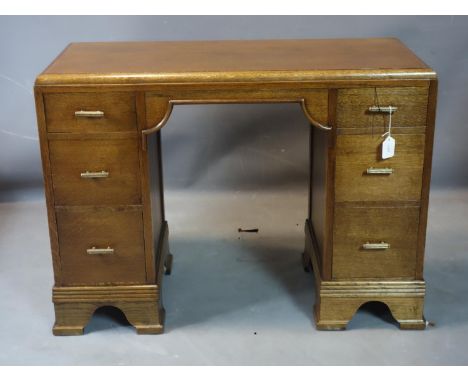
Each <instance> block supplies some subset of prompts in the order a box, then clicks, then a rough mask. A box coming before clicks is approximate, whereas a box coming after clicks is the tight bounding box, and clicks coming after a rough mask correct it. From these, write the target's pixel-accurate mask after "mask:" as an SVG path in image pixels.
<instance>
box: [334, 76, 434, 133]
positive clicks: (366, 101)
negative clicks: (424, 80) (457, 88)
mask: <svg viewBox="0 0 468 382" xmlns="http://www.w3.org/2000/svg"><path fill="white" fill-rule="evenodd" d="M427 85H428V84H427ZM427 97H428V86H425V87H385V88H358V89H340V90H339V91H338V110H337V124H336V126H337V127H338V128H340V129H356V128H367V129H368V130H369V132H372V130H373V129H377V130H379V129H382V128H385V127H387V126H388V113H373V112H369V110H368V109H369V107H370V106H396V107H397V108H398V110H397V111H396V112H394V113H393V115H392V126H394V127H424V126H426V114H427ZM379 131H380V130H379Z"/></svg>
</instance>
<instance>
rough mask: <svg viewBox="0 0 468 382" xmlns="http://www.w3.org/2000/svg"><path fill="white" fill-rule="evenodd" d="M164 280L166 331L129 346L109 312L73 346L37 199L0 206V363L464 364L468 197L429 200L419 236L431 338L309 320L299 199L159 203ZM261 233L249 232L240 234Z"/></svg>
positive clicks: (233, 196) (387, 323)
mask: <svg viewBox="0 0 468 382" xmlns="http://www.w3.org/2000/svg"><path fill="white" fill-rule="evenodd" d="M166 208H167V218H168V221H169V226H170V231H171V235H170V246H171V251H172V253H174V255H175V258H174V269H173V274H172V275H171V276H168V277H166V278H165V280H164V283H165V284H164V291H163V295H164V300H165V307H166V311H167V317H166V332H165V334H163V335H159V336H138V335H136V334H135V332H134V329H133V328H132V327H131V326H129V325H128V323H126V321H125V318H124V317H123V316H122V315H121V314H120V313H119V312H118V311H117V312H116V311H113V310H112V309H108V310H104V311H98V312H97V313H96V314H95V315H94V317H93V318H92V320H91V322H90V324H89V325H88V327H87V328H86V335H84V336H79V337H54V336H53V335H52V334H51V326H52V324H53V321H54V315H53V307H52V303H51V287H52V280H53V278H52V267H51V259H50V251H49V242H48V232H47V226H46V224H47V221H46V212H45V204H44V201H43V199H42V193H41V192H39V193H24V194H17V193H16V194H14V195H4V197H3V202H1V203H0V322H1V326H0V364H3V365H5V364H7V365H9V364H15V365H30V364H33V365H44V364H45V365H97V364H104V365H123V364H130V365H228V364H236V365H327V364H339V365H353V364H364V365H395V364H396V365H409V364H415V365H428V364H467V363H468V352H467V350H468V346H467V344H468V304H467V300H468V297H467V296H468V283H467V281H466V280H467V277H468V276H467V275H468V258H467V250H468V219H467V217H468V191H463V190H459V191H456V190H452V191H439V190H434V191H433V192H432V193H431V204H430V214H429V225H428V237H427V250H426V268H425V278H426V281H427V283H428V288H427V298H426V307H425V313H426V318H427V319H428V320H430V321H432V322H434V323H435V326H434V327H430V328H428V329H427V330H426V331H400V330H399V329H398V328H397V326H396V324H395V322H394V321H393V320H392V318H391V316H390V315H389V314H388V312H387V311H386V310H385V309H382V308H381V307H380V306H378V305H376V306H371V307H368V308H366V309H361V310H360V311H359V312H358V313H357V314H356V316H355V317H354V318H353V320H352V321H351V323H350V324H349V327H348V330H347V331H344V332H319V331H317V330H316V329H315V327H314V324H313V321H312V311H311V309H312V305H313V301H314V284H313V278H312V276H311V275H310V274H306V273H304V272H303V270H302V268H301V266H300V261H299V255H300V253H301V251H302V247H303V222H304V218H305V210H306V195H305V194H304V193H301V192H292V191H291V192H289V193H288V192H283V193H261V194H258V193H253V192H250V193H249V192H243V193H240V192H231V193H212V194H207V193H197V192H187V193H183V192H173V191H170V190H169V191H167V192H166ZM239 227H242V228H254V227H258V228H259V229H260V231H259V233H258V234H254V233H242V234H239V233H238V232H237V229H238V228H239Z"/></svg>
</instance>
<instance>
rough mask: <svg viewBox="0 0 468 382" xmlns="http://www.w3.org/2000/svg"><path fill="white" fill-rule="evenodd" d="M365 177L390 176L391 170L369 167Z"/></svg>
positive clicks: (388, 168)
mask: <svg viewBox="0 0 468 382" xmlns="http://www.w3.org/2000/svg"><path fill="white" fill-rule="evenodd" d="M366 174H367V175H390V174H393V168H390V167H383V168H374V167H369V168H368V169H367V170H366Z"/></svg>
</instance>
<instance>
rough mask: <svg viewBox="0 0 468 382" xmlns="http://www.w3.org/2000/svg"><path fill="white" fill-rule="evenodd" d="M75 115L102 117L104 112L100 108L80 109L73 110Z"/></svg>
mask: <svg viewBox="0 0 468 382" xmlns="http://www.w3.org/2000/svg"><path fill="white" fill-rule="evenodd" d="M75 117H82V118H102V117H104V112H103V111H100V110H92V111H86V110H80V111H75Z"/></svg>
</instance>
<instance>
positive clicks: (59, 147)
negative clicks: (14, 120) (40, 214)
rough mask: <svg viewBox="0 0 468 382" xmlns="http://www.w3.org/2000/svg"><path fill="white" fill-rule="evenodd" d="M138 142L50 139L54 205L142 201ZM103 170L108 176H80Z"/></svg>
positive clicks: (124, 140)
mask: <svg viewBox="0 0 468 382" xmlns="http://www.w3.org/2000/svg"><path fill="white" fill-rule="evenodd" d="M138 144H139V140H137V139H117V140H109V139H107V140H104V139H102V140H80V139H67V140H51V141H49V148H50V163H51V174H52V182H53V187H54V194H55V204H57V205H109V204H111V205H112V204H141V190H140V168H139V167H140V164H139V159H138V152H139V150H138ZM103 170H104V171H107V172H109V177H107V178H99V179H84V178H82V177H81V173H82V172H86V171H95V172H99V171H103Z"/></svg>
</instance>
